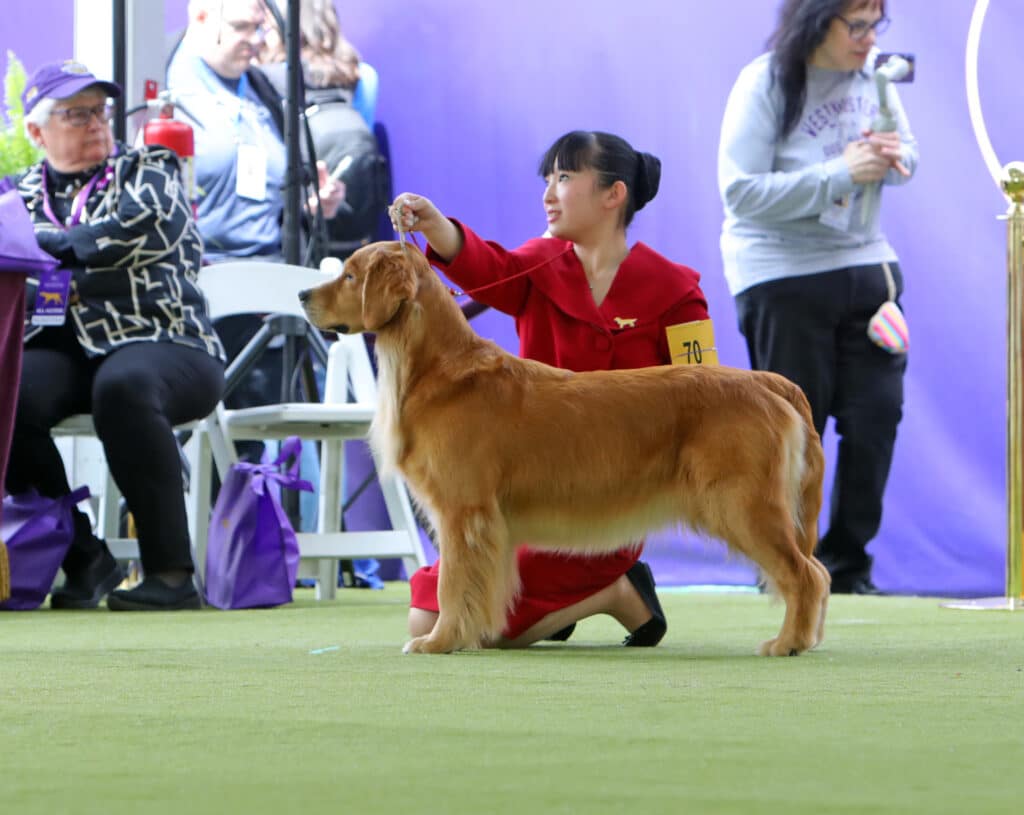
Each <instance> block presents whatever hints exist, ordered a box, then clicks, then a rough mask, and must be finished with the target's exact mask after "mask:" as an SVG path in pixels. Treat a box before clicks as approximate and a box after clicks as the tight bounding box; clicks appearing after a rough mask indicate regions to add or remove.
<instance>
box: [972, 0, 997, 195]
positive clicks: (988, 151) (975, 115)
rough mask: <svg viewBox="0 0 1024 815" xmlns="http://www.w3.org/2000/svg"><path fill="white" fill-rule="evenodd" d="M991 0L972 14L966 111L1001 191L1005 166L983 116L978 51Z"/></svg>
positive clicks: (977, 3)
mask: <svg viewBox="0 0 1024 815" xmlns="http://www.w3.org/2000/svg"><path fill="white" fill-rule="evenodd" d="M988 4H989V0H975V3H974V12H973V13H972V14H971V25H970V28H969V29H968V30H967V53H966V58H965V62H966V64H965V71H964V76H965V78H966V81H967V110H968V112H969V113H970V116H971V127H972V128H973V129H974V138H975V141H977V142H978V149H979V150H981V157H982V158H983V159H984V161H985V166H986V167H988V171H989V173H990V174H991V176H992V180H993V181H994V182H995V183H996V186H997V187H998V188H999V189H1000V190H1002V188H1003V185H1002V178H1003V166H1002V165H1001V164H1000V163H999V158H998V157H997V156H996V151H995V149H994V148H993V147H992V140H991V139H989V137H988V129H987V128H986V127H985V117H984V116H982V113H981V94H980V92H979V91H978V51H979V50H980V47H981V28H982V25H983V24H984V22H985V15H986V14H987V13H988Z"/></svg>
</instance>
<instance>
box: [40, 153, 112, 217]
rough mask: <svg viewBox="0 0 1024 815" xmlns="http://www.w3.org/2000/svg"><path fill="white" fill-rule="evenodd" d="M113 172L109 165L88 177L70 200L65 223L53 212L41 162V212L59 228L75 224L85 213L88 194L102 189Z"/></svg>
mask: <svg viewBox="0 0 1024 815" xmlns="http://www.w3.org/2000/svg"><path fill="white" fill-rule="evenodd" d="M113 174H114V168H113V167H110V166H109V165H108V166H107V167H105V168H104V169H102V170H100V171H99V172H98V173H96V175H94V176H93V177H92V178H90V179H89V181H88V183H86V185H85V186H84V187H82V189H80V190H79V191H78V193H77V194H76V195H75V198H74V200H73V201H72V202H71V216H70V217H69V218H68V221H67V223H66V224H62V223H61V222H60V219H59V218H57V216H56V215H55V214H54V212H53V205H52V204H51V203H50V192H49V189H48V186H49V185H48V183H47V180H46V164H45V163H44V164H43V213H44V214H45V215H46V217H47V218H49V220H50V221H51V222H52V223H53V224H54V225H55V226H57V227H59V228H60V229H65V230H66V229H69V228H70V227H72V226H76V225H77V224H78V223H80V222H81V220H82V215H84V214H85V203H86V201H88V200H89V196H90V195H92V194H93V192H94V191H99V190H102V189H103V188H104V187H106V186H107V184H109V183H110V178H111V176H113Z"/></svg>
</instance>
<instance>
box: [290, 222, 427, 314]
mask: <svg viewBox="0 0 1024 815" xmlns="http://www.w3.org/2000/svg"><path fill="white" fill-rule="evenodd" d="M426 263H427V260H426V258H425V257H423V255H422V254H421V253H420V252H419V251H418V250H416V249H413V248H409V249H406V250H403V249H402V245H401V244H400V243H398V241H381V242H380V243H371V244H370V245H369V246H364V247H363V248H362V249H359V250H358V251H357V252H355V253H354V254H353V255H352V256H351V257H349V258H348V259H347V260H346V261H345V265H344V266H343V268H342V271H341V275H339V276H338V277H337V278H335V279H334V280H332V281H330V282H329V283H324V284H322V285H320V286H317V287H316V288H315V289H307V290H306V291H302V292H299V300H301V301H302V307H303V308H304V309H305V311H306V316H307V317H308V318H309V321H310V322H311V323H312V324H313V325H315V326H316V327H317V328H322V329H326V330H328V331H337V332H339V333H341V334H359V333H361V332H363V331H379V330H380V329H381V328H383V327H384V326H386V325H387V324H388V323H389V322H391V320H392V319H393V318H394V317H395V315H396V314H397V313H398V310H399V309H400V308H401V307H402V304H403V303H405V302H406V301H408V300H412V299H413V298H414V297H415V296H416V290H417V288H418V281H419V272H420V268H419V267H420V265H424V266H426ZM427 268H428V270H429V266H428V267H427Z"/></svg>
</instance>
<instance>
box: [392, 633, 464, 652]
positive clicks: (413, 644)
mask: <svg viewBox="0 0 1024 815" xmlns="http://www.w3.org/2000/svg"><path fill="white" fill-rule="evenodd" d="M454 650H455V649H454V648H453V647H451V646H450V645H449V646H446V645H445V643H443V642H441V641H440V640H439V639H438V638H437V637H431V636H430V635H429V634H426V635H424V636H422V637H416V638H415V639H411V640H409V641H408V642H407V643H406V644H405V647H404V648H403V649H402V653H403V654H447V653H450V652H452V651H454Z"/></svg>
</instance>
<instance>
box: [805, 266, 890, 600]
mask: <svg viewBox="0 0 1024 815" xmlns="http://www.w3.org/2000/svg"><path fill="white" fill-rule="evenodd" d="M892 266H893V270H894V275H898V267H897V266H896V264H892ZM849 273H850V275H851V280H852V283H853V286H852V292H853V297H852V299H851V304H850V309H849V312H848V314H847V316H846V318H845V319H844V321H843V323H842V326H841V328H840V331H839V353H838V358H837V362H838V364H837V382H838V385H837V388H836V397H835V403H834V405H833V415H834V416H835V419H836V434H837V436H838V437H839V445H838V451H837V457H836V468H835V479H834V482H833V485H832V500H831V507H830V517H829V527H828V531H827V532H826V533H825V534H824V535H823V536H822V538H821V543H820V545H819V547H818V548H819V553H820V555H821V557H822V559H823V560H824V561H825V562H826V564H827V565H828V566H829V570H830V571H831V572H832V574H833V575H834V576H835V577H837V578H840V579H843V580H852V579H857V578H869V577H870V575H871V564H872V557H871V555H870V554H869V553H868V551H867V545H868V544H869V543H870V542H871V540H872V539H873V538H874V537H875V535H876V534H877V533H878V529H879V527H880V526H881V522H882V504H883V498H884V495H885V486H886V483H887V482H888V478H889V470H890V466H891V464H892V456H893V449H894V447H895V444H896V432H897V427H898V425H899V423H900V420H901V419H902V417H903V376H904V373H905V371H906V366H907V356H906V355H905V354H890V353H888V352H887V351H884V350H882V349H881V348H879V347H877V346H876V345H874V344H873V343H872V342H871V341H870V340H869V339H868V337H867V325H868V321H869V320H870V319H871V315H872V314H874V312H875V310H876V309H877V308H878V306H879V305H881V303H882V302H883V301H884V299H885V285H884V282H883V281H884V277H883V274H882V270H881V268H880V267H879V266H860V267H854V268H852V269H850V270H849ZM897 279H899V278H897Z"/></svg>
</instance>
